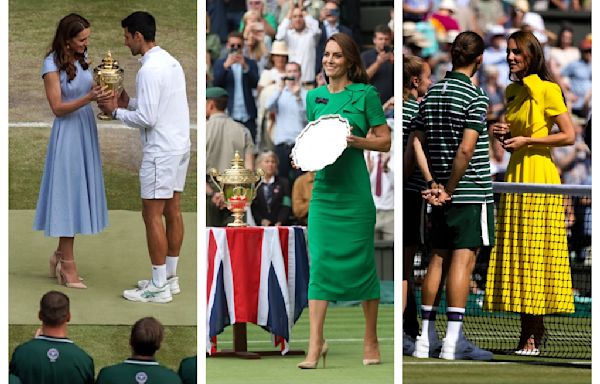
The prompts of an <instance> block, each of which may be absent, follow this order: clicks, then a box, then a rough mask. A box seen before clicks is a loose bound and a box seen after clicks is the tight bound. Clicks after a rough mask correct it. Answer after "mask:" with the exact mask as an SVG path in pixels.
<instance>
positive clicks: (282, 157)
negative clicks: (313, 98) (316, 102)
mask: <svg viewBox="0 0 600 384" xmlns="http://www.w3.org/2000/svg"><path fill="white" fill-rule="evenodd" d="M301 74H302V69H301V68H300V64H298V63H295V62H289V63H287V64H286V65H285V76H284V77H283V78H282V79H281V80H282V82H281V85H280V86H279V88H278V89H277V90H276V91H275V92H273V94H272V95H271V97H270V98H269V100H268V101H267V104H266V109H267V110H268V111H271V112H275V120H276V121H277V128H276V129H275V134H274V137H273V144H275V154H277V157H278V158H279V169H278V174H279V176H280V177H284V178H286V179H288V180H289V182H290V186H291V185H292V184H293V183H294V180H296V178H297V177H298V176H300V174H301V172H300V170H296V169H293V168H292V167H291V166H290V153H292V148H293V147H294V144H295V142H296V137H297V136H298V134H299V133H300V131H302V129H303V128H304V126H305V125H306V123H307V121H306V93H307V91H306V89H305V88H304V87H303V86H302V83H301V81H300V78H301Z"/></svg>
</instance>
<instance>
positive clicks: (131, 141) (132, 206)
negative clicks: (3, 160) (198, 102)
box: [8, 128, 197, 212]
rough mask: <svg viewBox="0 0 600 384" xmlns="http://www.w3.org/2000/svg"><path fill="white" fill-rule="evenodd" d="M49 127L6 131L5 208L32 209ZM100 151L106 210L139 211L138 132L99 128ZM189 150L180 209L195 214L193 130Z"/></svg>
mask: <svg viewBox="0 0 600 384" xmlns="http://www.w3.org/2000/svg"><path fill="white" fill-rule="evenodd" d="M49 136H50V129H49V128H11V129H9V134H8V141H9V161H8V162H9V209H35V206H36V202H37V198H38V193H39V187H40V182H41V179H42V171H43V169H44V159H45V156H46V147H47V145H48V138H49ZM99 136H100V151H101V155H102V162H103V173H104V184H105V191H106V198H107V203H108V209H110V210H132V211H141V200H140V197H139V196H140V195H139V179H138V167H139V162H140V160H141V145H140V139H139V133H138V132H137V131H136V130H130V129H100V130H99ZM191 140H192V151H191V157H190V165H189V168H188V174H187V178H186V186H185V191H184V192H183V194H182V201H181V209H182V211H184V212H195V211H196V182H197V170H196V130H192V131H191Z"/></svg>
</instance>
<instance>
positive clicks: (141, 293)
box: [98, 12, 190, 303]
mask: <svg viewBox="0 0 600 384" xmlns="http://www.w3.org/2000/svg"><path fill="white" fill-rule="evenodd" d="M121 26H122V27H123V32H124V40H125V45H126V46H127V47H129V49H130V50H131V53H132V54H133V55H134V56H136V55H142V58H141V60H140V62H141V63H142V67H141V68H140V69H139V71H138V73H137V76H136V94H137V98H130V97H129V96H128V95H127V93H126V92H125V91H123V92H122V93H121V95H120V96H119V98H118V99H117V98H116V97H115V98H113V99H110V100H108V101H106V102H102V103H99V104H98V105H99V106H100V108H101V109H102V111H103V112H105V113H107V114H111V115H112V116H113V118H114V119H118V120H121V121H123V122H124V123H125V124H127V125H129V126H131V127H136V128H139V129H140V133H141V139H142V145H143V158H142V164H141V167H140V186H141V198H142V216H143V218H144V223H145V225H146V239H147V243H148V252H149V254H150V260H151V262H152V278H151V279H150V280H141V281H139V282H138V284H137V285H138V288H137V289H131V290H125V291H124V292H123V297H125V298H126V299H127V300H131V301H141V302H157V303H167V302H169V301H171V300H172V296H171V295H172V294H177V293H179V292H180V288H179V278H178V277H177V262H178V260H179V251H180V249H181V244H182V242H183V218H182V215H181V212H180V209H179V202H180V195H181V192H182V191H183V187H184V184H185V176H186V173H187V168H188V163H189V157H190V118H189V109H188V102H187V96H186V87H185V75H184V72H183V69H182V68H181V65H180V64H179V62H178V61H177V60H176V59H175V58H173V56H171V55H170V54H169V53H168V52H167V51H165V50H164V49H162V48H160V47H159V46H158V45H156V42H155V41H154V35H155V32H156V24H155V21H154V17H152V15H150V14H149V13H147V12H134V13H132V14H131V15H129V16H127V17H126V18H125V19H123V21H121ZM163 215H164V217H165V219H166V228H165V225H163V220H162V217H163Z"/></svg>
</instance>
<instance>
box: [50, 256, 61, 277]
mask: <svg viewBox="0 0 600 384" xmlns="http://www.w3.org/2000/svg"><path fill="white" fill-rule="evenodd" d="M61 256H62V253H61V252H60V251H54V253H53V254H52V255H51V256H50V260H48V264H49V265H50V273H48V277H56V266H57V265H58V260H60V258H61Z"/></svg>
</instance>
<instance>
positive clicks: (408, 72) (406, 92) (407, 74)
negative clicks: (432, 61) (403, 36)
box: [402, 55, 424, 101]
mask: <svg viewBox="0 0 600 384" xmlns="http://www.w3.org/2000/svg"><path fill="white" fill-rule="evenodd" d="M423 63H424V61H423V59H421V58H420V57H418V56H408V55H407V56H403V57H402V69H403V72H404V75H403V76H402V101H406V100H408V98H409V97H410V90H411V88H412V83H411V81H410V79H412V78H413V77H414V76H416V77H419V76H421V74H422V73H423Z"/></svg>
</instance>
